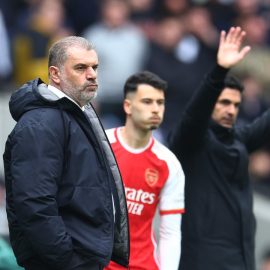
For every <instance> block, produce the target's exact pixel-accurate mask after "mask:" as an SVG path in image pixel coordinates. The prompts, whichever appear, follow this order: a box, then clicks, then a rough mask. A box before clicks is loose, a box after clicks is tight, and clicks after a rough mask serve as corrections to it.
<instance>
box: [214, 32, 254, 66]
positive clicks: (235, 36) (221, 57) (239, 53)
mask: <svg viewBox="0 0 270 270" xmlns="http://www.w3.org/2000/svg"><path fill="white" fill-rule="evenodd" d="M245 35H246V32H245V31H243V30H242V29H241V28H240V27H231V28H230V30H229V32H228V34H226V32H225V31H222V32H221V34H220V42H219V48H218V54H217V62H218V64H219V65H220V66H222V67H224V68H230V67H233V66H234V65H236V64H237V63H238V62H240V61H241V60H242V59H243V58H244V57H245V56H246V54H247V53H248V52H249V51H250V46H245V47H243V48H241V46H242V43H243V39H244V36H245Z"/></svg>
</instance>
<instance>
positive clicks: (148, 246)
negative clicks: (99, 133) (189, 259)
mask: <svg viewBox="0 0 270 270" xmlns="http://www.w3.org/2000/svg"><path fill="white" fill-rule="evenodd" d="M120 129H121V128H117V129H110V130H107V131H106V132H107V136H108V138H109V141H110V143H111V146H112V149H113V151H114V154H115V157H116V160H117V163H118V165H119V169H120V172H121V175H122V178H123V182H124V186H125V193H126V199H127V207H128V213H129V226H130V264H129V266H130V269H131V270H158V269H159V265H158V260H157V257H156V247H157V244H156V240H155V237H154V233H153V220H154V216H155V213H156V209H157V207H158V210H159V214H160V215H165V214H179V213H183V212H184V174H183V171H182V168H181V166H180V163H179V161H178V160H177V158H176V157H175V155H174V154H173V153H172V152H171V151H170V150H169V149H168V148H166V147H165V146H164V145H162V144H161V143H159V142H158V141H157V140H156V139H154V137H151V140H150V141H149V143H148V145H147V146H146V147H144V148H143V149H133V148H131V147H129V146H128V145H127V144H126V143H125V142H124V141H123V139H122V138H121V135H120ZM179 230H180V228H179ZM106 269H107V270H116V269H125V268H123V267H121V266H120V265H118V264H116V263H114V262H111V263H110V265H109V266H108V267H107V268H106Z"/></svg>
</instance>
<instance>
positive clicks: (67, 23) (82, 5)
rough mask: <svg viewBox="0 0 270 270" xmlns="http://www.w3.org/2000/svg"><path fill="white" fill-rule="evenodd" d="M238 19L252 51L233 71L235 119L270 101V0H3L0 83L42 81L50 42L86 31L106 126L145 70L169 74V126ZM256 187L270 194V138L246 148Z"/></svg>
mask: <svg viewBox="0 0 270 270" xmlns="http://www.w3.org/2000/svg"><path fill="white" fill-rule="evenodd" d="M233 25H239V26H241V27H242V28H243V29H244V30H246V31H247V35H246V42H247V43H248V44H249V45H251V47H252V51H251V52H250V53H249V55H248V56H247V57H246V59H245V60H244V61H243V62H242V63H241V64H240V65H238V66H237V67H236V68H235V69H234V70H233V71H232V72H233V73H234V74H235V75H237V76H238V77H239V78H240V79H241V80H242V82H243V84H244V86H245V91H244V94H243V104H242V107H241V112H240V117H239V124H244V123H248V122H250V121H252V120H254V119H255V118H256V117H257V116H258V115H260V114H261V113H263V111H265V110H266V109H267V108H268V107H269V105H270V76H269V72H270V0H90V1H86V0H12V1H10V0H1V1H0V36H1V39H0V91H11V90H13V89H15V88H16V86H18V85H20V84H23V83H24V82H26V81H28V80H30V79H33V78H35V77H40V78H41V79H42V80H43V81H44V82H47V81H48V75H47V53H48V48H49V46H50V45H51V44H52V43H53V42H54V41H56V40H57V39H59V38H60V37H63V36H67V35H81V36H84V37H86V38H87V39H89V40H90V41H91V42H92V43H93V44H94V46H95V47H96V50H97V52H98V54H99V60H100V66H99V94H98V97H97V99H96V100H95V104H94V105H95V107H96V109H97V110H98V112H99V115H100V116H101V119H102V122H103V124H104V126H105V127H106V128H110V127H114V126H117V125H121V124H123V121H124V120H123V117H124V113H123V111H122V105H121V103H122V98H123V94H122V89H123V84H124V81H125V80H126V79H127V77H128V76H129V75H131V74H132V73H134V72H136V71H139V70H145V69H147V70H150V71H152V72H155V73H156V74H158V75H159V76H160V77H162V78H163V79H165V80H166V81H167V82H168V86H169V87H168V91H167V93H166V113H165V119H164V122H163V124H162V126H161V128H160V130H159V132H158V133H157V134H156V136H158V137H159V139H160V140H162V141H163V143H165V144H166V141H167V136H168V134H169V131H170V130H171V129H172V128H173V126H174V124H175V123H176V122H177V121H178V119H179V118H180V117H181V113H182V111H183V109H184V107H185V104H186V103H187V101H188V100H189V99H190V97H191V95H192V93H193V92H194V90H195V89H196V87H197V86H198V84H199V83H200V81H201V79H202V78H203V76H204V74H205V73H206V72H207V71H208V70H210V69H211V67H212V66H213V64H214V62H215V55H216V49H217V45H218V37H219V32H220V31H221V30H227V29H228V28H229V27H230V26H233ZM250 172H251V175H252V177H253V179H254V187H255V188H256V189H257V190H258V191H260V192H262V193H263V194H264V195H266V196H269V198H270V144H269V146H268V147H266V148H265V149H262V150H260V151H259V152H256V153H255V154H253V155H252V156H251V162H250Z"/></svg>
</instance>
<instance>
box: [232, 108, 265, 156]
mask: <svg viewBox="0 0 270 270" xmlns="http://www.w3.org/2000/svg"><path fill="white" fill-rule="evenodd" d="M236 135H237V137H238V138H239V139H240V140H241V141H242V142H244V143H245V145H246V148H247V150H248V152H249V153H251V152H254V151H256V150H258V149H259V148H261V147H263V146H264V145H266V144H267V145H269V142H270V139H269V138H270V109H268V110H267V111H266V112H264V113H263V114H262V115H261V116H260V117H258V118H256V119H255V120H254V121H253V122H252V123H250V124H248V125H246V126H244V127H241V128H238V129H236Z"/></svg>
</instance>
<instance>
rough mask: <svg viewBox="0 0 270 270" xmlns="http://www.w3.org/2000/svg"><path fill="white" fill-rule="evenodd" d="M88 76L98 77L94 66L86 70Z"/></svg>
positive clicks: (91, 77) (89, 77) (90, 77)
mask: <svg viewBox="0 0 270 270" xmlns="http://www.w3.org/2000/svg"><path fill="white" fill-rule="evenodd" d="M86 78H87V79H96V78H97V71H96V70H95V69H93V68H92V67H89V68H88V69H87V70H86Z"/></svg>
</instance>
